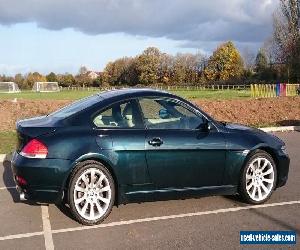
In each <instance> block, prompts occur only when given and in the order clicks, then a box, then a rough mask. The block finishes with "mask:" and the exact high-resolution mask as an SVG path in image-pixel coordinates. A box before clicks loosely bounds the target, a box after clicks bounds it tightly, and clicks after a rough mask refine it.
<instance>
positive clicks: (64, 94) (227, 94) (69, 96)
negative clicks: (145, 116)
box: [0, 90, 250, 100]
mask: <svg viewBox="0 0 300 250" xmlns="http://www.w3.org/2000/svg"><path fill="white" fill-rule="evenodd" d="M171 92H172V93H174V94H176V95H179V96H182V97H184V98H187V99H199V98H209V99H234V98H247V97H250V90H176V91H171ZM95 93H98V91H76V90H70V91H61V92H54V93H36V92H32V91H23V92H21V93H11V94H9V93H0V100H1V99H2V100H3V99H14V98H20V99H31V100H39V99H43V100H45V99H48V100H76V99H80V98H83V97H86V96H89V95H93V94H95Z"/></svg>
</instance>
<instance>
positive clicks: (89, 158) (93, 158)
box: [62, 154, 120, 205]
mask: <svg viewBox="0 0 300 250" xmlns="http://www.w3.org/2000/svg"><path fill="white" fill-rule="evenodd" d="M86 161H96V162H99V163H101V164H102V165H104V166H105V167H106V168H107V170H108V171H109V173H110V174H111V176H112V178H113V180H114V184H115V204H116V205H118V204H119V200H120V198H119V179H118V177H117V174H116V173H115V171H114V169H113V167H112V163H111V162H110V161H109V160H108V159H106V157H103V156H101V155H98V154H91V155H85V156H81V157H80V158H78V159H77V160H76V161H74V163H73V164H72V167H71V168H70V170H69V172H68V175H67V176H66V178H65V181H64V183H63V190H62V191H63V192H65V191H66V190H67V188H68V185H69V183H70V179H71V176H72V173H73V171H74V169H75V168H76V166H77V165H78V164H80V163H83V162H86Z"/></svg>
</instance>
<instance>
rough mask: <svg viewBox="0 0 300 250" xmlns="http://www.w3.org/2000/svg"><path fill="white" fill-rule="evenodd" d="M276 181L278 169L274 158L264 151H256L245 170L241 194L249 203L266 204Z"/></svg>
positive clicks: (240, 186)
mask: <svg viewBox="0 0 300 250" xmlns="http://www.w3.org/2000/svg"><path fill="white" fill-rule="evenodd" d="M276 181H277V169H276V164H275V162H274V160H273V158H272V157H271V155H270V154H268V153H267V152H265V151H263V150H256V151H255V152H253V153H252V154H251V155H250V157H249V158H248V160H247V162H246V164H245V166H244V168H243V171H242V174H241V178H240V185H239V194H240V196H241V198H242V199H243V200H244V201H245V202H247V203H250V204H261V203H264V202H266V201H267V200H268V199H269V198H270V197H271V195H272V193H273V191H274V189H275V187H276Z"/></svg>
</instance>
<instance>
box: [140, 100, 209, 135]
mask: <svg viewBox="0 0 300 250" xmlns="http://www.w3.org/2000/svg"><path fill="white" fill-rule="evenodd" d="M139 104H140V106H141V109H142V113H143V119H144V123H145V125H146V126H147V128H149V129H196V128H198V127H199V126H201V124H203V123H204V121H205V120H204V118H203V117H202V116H199V115H196V114H195V113H193V112H192V111H190V110H189V109H187V108H186V107H184V106H183V105H181V104H180V103H179V102H178V101H176V100H174V99H169V98H141V99H139Z"/></svg>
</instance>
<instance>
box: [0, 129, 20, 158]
mask: <svg viewBox="0 0 300 250" xmlns="http://www.w3.org/2000/svg"><path fill="white" fill-rule="evenodd" d="M16 141H17V137H16V132H14V131H5V132H2V131H0V154H7V153H10V152H12V151H13V150H14V149H15V146H16Z"/></svg>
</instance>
